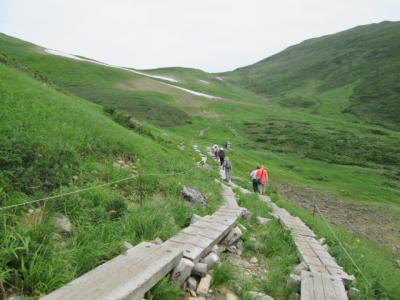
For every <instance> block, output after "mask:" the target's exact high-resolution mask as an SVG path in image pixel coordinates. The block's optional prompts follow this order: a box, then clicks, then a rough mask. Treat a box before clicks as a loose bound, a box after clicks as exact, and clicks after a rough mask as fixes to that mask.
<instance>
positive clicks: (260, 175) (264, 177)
mask: <svg viewBox="0 0 400 300" xmlns="http://www.w3.org/2000/svg"><path fill="white" fill-rule="evenodd" d="M256 176H257V179H258V187H259V188H258V189H259V191H260V194H261V195H265V187H266V186H267V183H268V171H267V170H266V169H265V168H264V166H261V167H260V168H259V169H258V170H257V172H256Z"/></svg>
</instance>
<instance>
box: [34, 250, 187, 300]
mask: <svg viewBox="0 0 400 300" xmlns="http://www.w3.org/2000/svg"><path fill="white" fill-rule="evenodd" d="M147 246H149V244H148V243H143V244H141V245H139V246H138V247H137V248H136V247H134V248H132V249H130V251H129V252H128V253H126V254H124V255H119V256H117V257H116V258H114V259H112V260H110V261H108V262H106V263H105V264H103V265H101V266H99V267H97V268H95V269H93V270H92V271H90V272H88V273H86V274H84V275H82V276H81V277H79V278H77V279H75V280H74V281H72V282H71V283H69V284H67V285H66V286H64V287H62V288H60V289H58V290H56V291H54V292H53V293H51V294H49V295H47V296H45V297H43V298H42V299H43V300H55V299H57V300H67V299H68V300H77V299H88V300H92V299H93V300H94V299H96V300H97V299H100V300H102V299H127V298H129V299H141V298H142V297H143V295H144V293H145V292H146V291H147V290H148V289H150V288H151V287H152V286H153V285H154V284H155V283H156V282H157V281H159V280H160V279H161V278H162V277H163V276H165V274H167V273H168V272H170V271H171V270H172V268H174V267H175V265H176V264H177V263H178V261H179V259H180V258H181V257H182V251H181V250H180V249H174V248H169V247H166V246H162V245H150V246H149V247H147ZM135 248H136V249H135ZM150 262H152V264H151V268H147V265H148V264H149V263H150Z"/></svg>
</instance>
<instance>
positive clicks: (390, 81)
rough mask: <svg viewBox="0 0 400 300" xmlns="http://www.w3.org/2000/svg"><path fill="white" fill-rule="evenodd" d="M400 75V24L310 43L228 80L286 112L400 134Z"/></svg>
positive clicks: (233, 74)
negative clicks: (333, 117) (352, 119)
mask: <svg viewBox="0 0 400 300" xmlns="http://www.w3.org/2000/svg"><path fill="white" fill-rule="evenodd" d="M399 69H400V22H382V23H379V24H372V25H365V26H359V27H355V28H353V29H350V30H346V31H343V32H339V33H336V34H332V35H327V36H323V37H319V38H314V39H310V40H306V41H304V42H302V43H300V44H298V45H295V46H292V47H289V48H287V49H286V50H284V51H282V52H280V53H278V54H276V55H273V56H271V57H268V58H266V59H264V60H262V61H260V62H258V63H256V64H254V65H251V66H247V67H244V68H239V69H237V70H235V71H233V72H230V73H227V74H224V75H225V76H227V77H228V78H229V79H231V80H232V81H233V82H235V83H238V84H240V85H242V86H244V87H247V88H249V89H251V90H253V91H255V92H257V93H262V94H265V95H269V96H272V97H274V98H275V99H276V100H277V101H279V102H280V104H281V105H283V106H286V107H294V108H300V109H306V110H308V111H312V112H314V113H320V114H332V111H333V110H334V111H335V113H336V114H337V115H343V114H346V113H353V114H355V115H356V116H358V117H360V118H362V119H363V120H366V121H368V122H370V123H376V124H382V125H384V126H387V127H390V128H395V129H400V81H399V71H398V70H399ZM342 117H343V116H342Z"/></svg>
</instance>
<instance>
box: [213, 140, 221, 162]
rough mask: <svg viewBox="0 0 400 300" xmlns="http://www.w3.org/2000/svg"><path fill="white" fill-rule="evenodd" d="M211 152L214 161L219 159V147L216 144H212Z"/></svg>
mask: <svg viewBox="0 0 400 300" xmlns="http://www.w3.org/2000/svg"><path fill="white" fill-rule="evenodd" d="M212 151H213V153H214V157H215V159H217V160H218V159H219V157H218V152H219V146H218V145H217V144H214V145H213V146H212Z"/></svg>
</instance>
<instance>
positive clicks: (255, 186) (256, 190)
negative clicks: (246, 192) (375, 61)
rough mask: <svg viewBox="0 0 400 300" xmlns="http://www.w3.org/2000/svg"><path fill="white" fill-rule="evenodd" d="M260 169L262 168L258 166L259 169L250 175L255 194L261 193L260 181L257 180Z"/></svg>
mask: <svg viewBox="0 0 400 300" xmlns="http://www.w3.org/2000/svg"><path fill="white" fill-rule="evenodd" d="M259 168H260V167H259V166H257V168H256V169H255V170H253V171H251V173H250V180H251V183H252V184H253V192H254V193H258V192H259V191H258V179H257V171H258V169H259Z"/></svg>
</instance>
